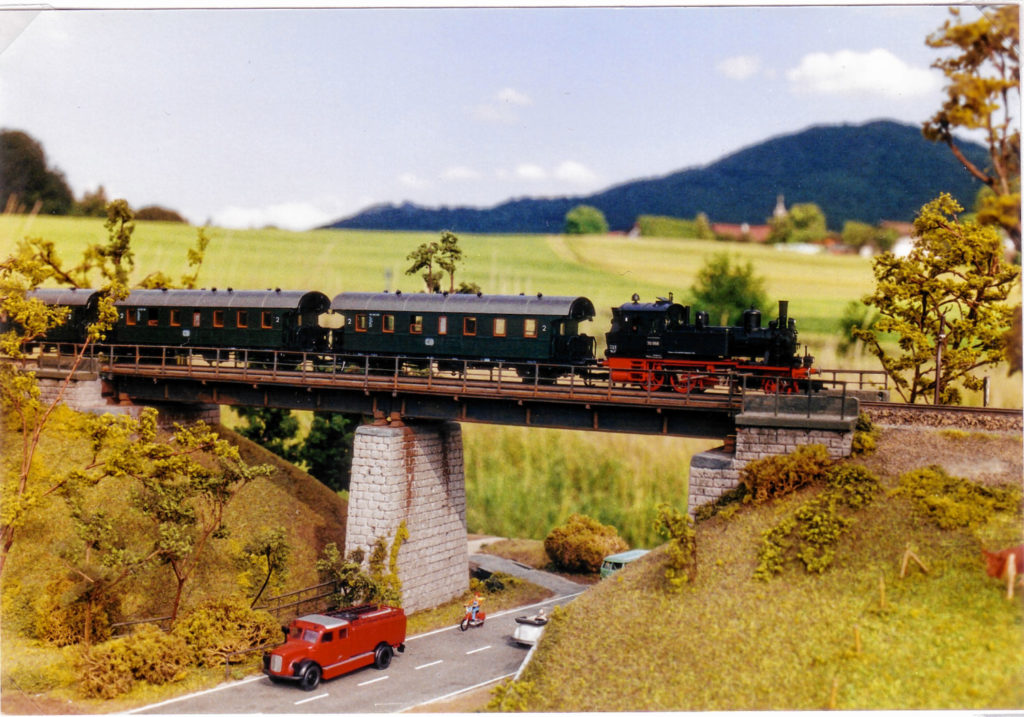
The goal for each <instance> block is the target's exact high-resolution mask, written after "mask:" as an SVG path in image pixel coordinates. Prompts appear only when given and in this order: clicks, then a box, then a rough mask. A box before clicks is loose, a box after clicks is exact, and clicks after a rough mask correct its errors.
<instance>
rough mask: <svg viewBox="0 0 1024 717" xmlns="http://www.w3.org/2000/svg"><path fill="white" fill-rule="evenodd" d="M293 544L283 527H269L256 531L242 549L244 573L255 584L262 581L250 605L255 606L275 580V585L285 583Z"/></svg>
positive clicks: (241, 560) (241, 559) (241, 561)
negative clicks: (289, 541)
mask: <svg viewBox="0 0 1024 717" xmlns="http://www.w3.org/2000/svg"><path fill="white" fill-rule="evenodd" d="M290 554H291V545H290V544H289V543H288V534H287V533H286V532H285V531H284V529H282V528H267V529H264V530H262V531H260V532H259V533H256V534H255V535H254V536H252V538H250V540H249V542H248V543H246V544H245V547H244V548H243V549H242V556H241V558H240V561H239V562H240V563H241V564H242V567H243V568H244V570H245V572H244V573H243V575H244V576H246V577H247V578H248V579H250V580H251V581H252V582H253V583H254V584H255V583H260V587H259V589H258V590H257V591H256V595H255V597H253V599H252V602H251V603H249V607H255V605H256V603H257V602H259V599H260V598H261V597H262V596H263V592H264V591H265V590H266V589H267V586H268V585H270V583H271V581H272V580H273V582H274V584H275V585H278V586H280V585H282V584H284V579H285V577H286V576H287V575H288V556H289V555H290Z"/></svg>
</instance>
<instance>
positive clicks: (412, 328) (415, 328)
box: [409, 316, 423, 334]
mask: <svg viewBox="0 0 1024 717" xmlns="http://www.w3.org/2000/svg"><path fill="white" fill-rule="evenodd" d="M409 333H410V334H422V333H423V317H422V316H410V317H409Z"/></svg>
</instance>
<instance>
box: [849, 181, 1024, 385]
mask: <svg viewBox="0 0 1024 717" xmlns="http://www.w3.org/2000/svg"><path fill="white" fill-rule="evenodd" d="M960 211H962V207H961V206H960V205H959V204H957V203H956V202H955V201H954V200H953V199H952V198H951V197H950V196H949V195H947V194H943V195H942V196H940V197H939V198H938V199H936V200H934V201H932V202H930V203H929V204H927V205H925V206H924V207H922V209H921V213H920V214H919V215H918V217H917V219H916V220H915V221H914V228H915V233H916V235H917V237H918V240H917V243H916V245H915V247H914V249H913V251H912V252H911V253H910V255H909V256H908V257H906V258H899V257H896V256H893V255H892V254H881V255H879V256H878V257H876V258H875V260H874V263H873V271H874V275H875V292H874V293H873V294H871V295H870V296H867V297H865V299H864V303H865V304H867V305H868V306H870V307H874V308H875V309H877V311H878V312H879V314H880V317H879V319H878V321H877V322H876V323H875V325H874V330H873V331H872V330H868V329H864V328H854V329H853V333H854V335H856V336H857V337H858V338H859V339H860V340H862V341H864V342H865V343H866V344H867V347H868V350H869V351H870V352H871V353H872V354H874V355H875V356H877V357H878V359H879V361H881V363H882V368H883V369H884V370H885V372H886V373H887V374H888V375H889V377H890V378H892V380H893V383H894V386H895V388H896V391H897V392H898V393H899V394H900V396H901V397H902V398H903V399H904V400H905V401H908V402H910V403H914V402H917V401H921V400H924V401H928V400H933V396H934V395H935V375H936V352H937V351H936V350H937V348H938V347H940V346H941V354H942V355H941V366H940V367H939V374H940V378H939V383H940V385H939V403H959V402H960V400H961V394H960V387H961V386H962V387H964V388H967V389H970V390H979V389H981V387H982V378H981V377H980V376H979V375H978V374H979V370H980V369H982V368H985V367H987V366H991V365H995V364H998V363H999V362H1000V361H1002V360H1003V358H1004V345H1005V336H1006V334H1007V332H1008V330H1009V329H1010V322H1011V317H1012V314H1013V308H1012V307H1011V306H1010V305H1008V304H1007V303H1006V299H1007V297H1008V296H1009V294H1010V292H1011V290H1012V288H1013V286H1014V284H1015V283H1016V281H1017V278H1018V276H1019V273H1020V270H1019V268H1018V267H1015V266H1012V265H1010V264H1008V263H1007V262H1006V261H1004V259H1003V249H1002V242H1001V241H1000V238H999V235H998V233H997V232H996V230H995V229H994V228H993V227H992V226H984V225H980V224H977V223H974V222H963V223H961V222H960V221H958V219H957V216H956V215H957V214H958V213H959V212H960ZM879 334H896V336H897V337H898V339H897V346H898V350H895V351H894V350H892V349H891V347H890V346H889V345H888V344H883V343H882V341H881V339H880V336H879Z"/></svg>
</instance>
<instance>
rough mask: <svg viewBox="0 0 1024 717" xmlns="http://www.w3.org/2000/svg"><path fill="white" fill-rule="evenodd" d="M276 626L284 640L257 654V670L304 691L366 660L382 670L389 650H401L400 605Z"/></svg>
mask: <svg viewBox="0 0 1024 717" xmlns="http://www.w3.org/2000/svg"><path fill="white" fill-rule="evenodd" d="M281 629H282V630H283V631H284V633H285V642H284V643H283V644H281V645H278V646H277V647H275V648H274V649H273V650H270V651H269V652H266V653H264V654H263V672H264V673H266V675H267V676H268V677H270V680H271V681H272V682H297V683H298V684H299V685H300V686H301V687H302V689H304V690H313V689H316V686H317V685H319V684H320V680H321V679H325V680H329V679H331V678H332V677H337V676H338V675H343V674H345V673H346V672H352V671H353V670H357V669H359V668H360V667H365V666H367V665H373V666H375V667H376V668H377V669H378V670H383V669H386V668H387V666H388V665H390V664H391V658H392V656H393V655H394V652H395V650H397V651H398V652H404V651H405V611H404V610H402V608H400V607H388V606H386V605H358V606H355V607H348V608H345V609H343V610H336V611H334V612H328V613H324V614H322V615H319V614H318V615H306V616H304V617H299V618H296V619H294V620H292V622H291V624H290V625H288V627H282V628H281Z"/></svg>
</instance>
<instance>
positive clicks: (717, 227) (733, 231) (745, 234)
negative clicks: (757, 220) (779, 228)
mask: <svg viewBox="0 0 1024 717" xmlns="http://www.w3.org/2000/svg"><path fill="white" fill-rule="evenodd" d="M711 231H713V232H714V233H715V235H716V236H720V237H723V238H725V239H733V240H735V241H750V242H756V243H758V244H763V243H765V242H767V241H768V237H769V236H770V235H771V233H772V228H771V227H770V226H768V225H767V224H747V223H746V222H743V223H742V224H726V223H723V222H716V223H714V224H712V225H711Z"/></svg>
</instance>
